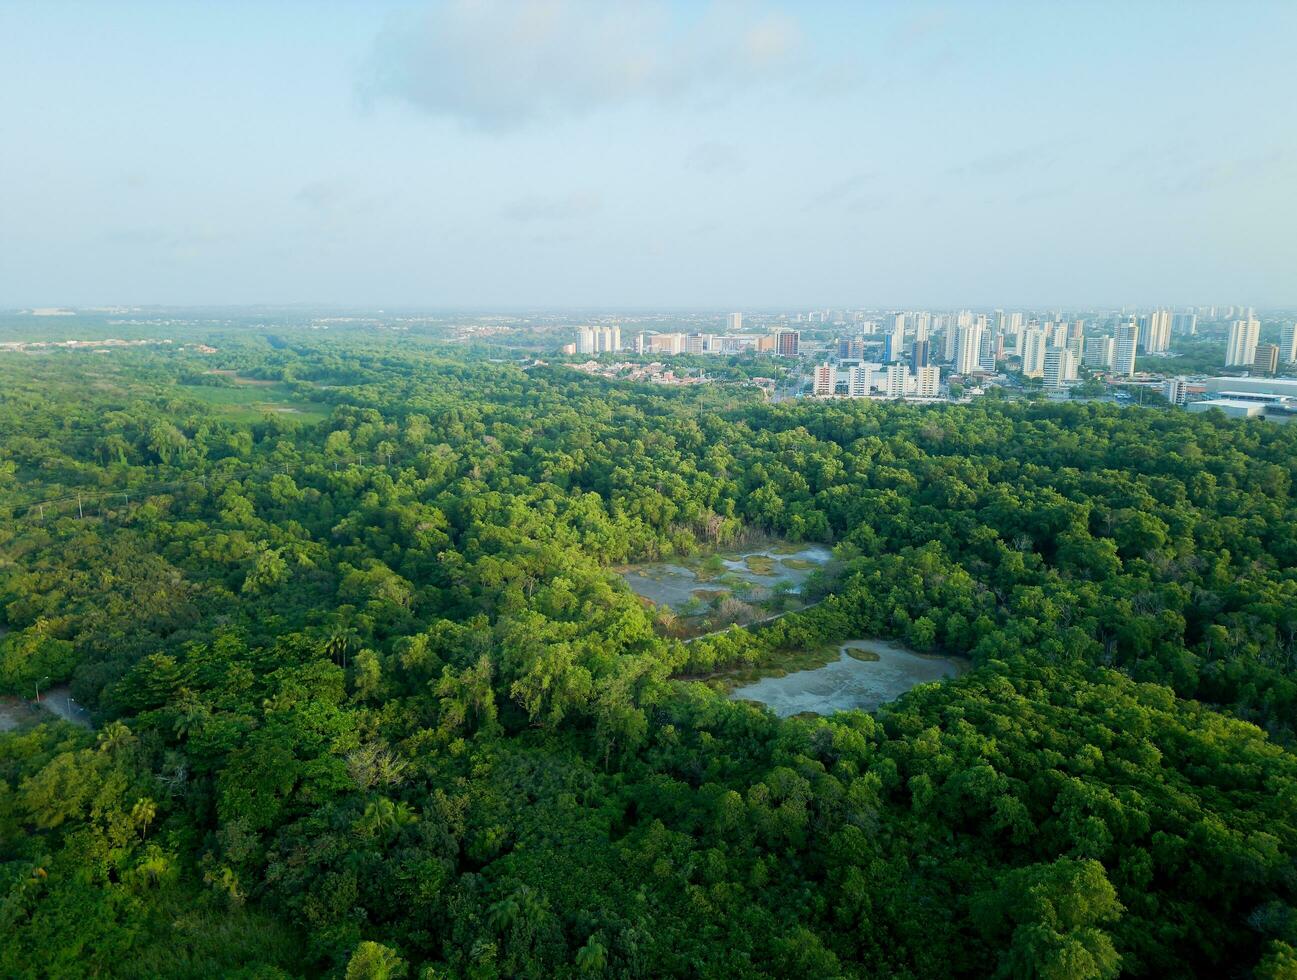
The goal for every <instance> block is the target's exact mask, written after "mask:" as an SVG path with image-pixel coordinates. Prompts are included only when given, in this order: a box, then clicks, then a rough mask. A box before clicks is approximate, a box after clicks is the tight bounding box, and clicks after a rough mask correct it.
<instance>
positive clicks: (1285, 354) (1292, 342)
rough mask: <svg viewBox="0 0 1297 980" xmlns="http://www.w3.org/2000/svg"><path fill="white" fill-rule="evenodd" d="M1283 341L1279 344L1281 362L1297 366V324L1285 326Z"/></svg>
mask: <svg viewBox="0 0 1297 980" xmlns="http://www.w3.org/2000/svg"><path fill="white" fill-rule="evenodd" d="M1282 334H1283V339H1282V340H1281V341H1280V342H1279V360H1280V361H1282V362H1283V363H1284V364H1297V323H1289V324H1285V326H1284V328H1283V331H1282Z"/></svg>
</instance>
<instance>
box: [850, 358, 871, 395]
mask: <svg viewBox="0 0 1297 980" xmlns="http://www.w3.org/2000/svg"><path fill="white" fill-rule="evenodd" d="M873 386H874V369H873V368H872V367H870V366H869V365H867V364H857V365H856V366H855V367H853V368H852V369H851V370H850V371H848V372H847V394H848V395H850V396H851V397H852V398H868V397H869V391H870V389H871V388H873Z"/></svg>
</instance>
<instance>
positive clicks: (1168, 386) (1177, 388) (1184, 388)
mask: <svg viewBox="0 0 1297 980" xmlns="http://www.w3.org/2000/svg"><path fill="white" fill-rule="evenodd" d="M1162 397H1163V398H1165V399H1166V400H1167V401H1168V402H1170V403H1171V404H1172V405H1183V404H1184V403H1185V402H1186V401H1187V400H1188V398H1189V386H1188V385H1187V384H1185V381H1184V378H1167V379H1166V380H1165V381H1163V382H1162Z"/></svg>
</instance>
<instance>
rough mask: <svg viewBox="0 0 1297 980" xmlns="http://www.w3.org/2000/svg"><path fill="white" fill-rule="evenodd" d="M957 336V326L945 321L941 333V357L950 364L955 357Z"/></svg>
mask: <svg viewBox="0 0 1297 980" xmlns="http://www.w3.org/2000/svg"><path fill="white" fill-rule="evenodd" d="M958 338H959V328H958V327H956V326H955V325H954V324H951V323H947V324H946V326H945V327H944V328H943V332H942V335H941V359H942V360H943V361H945V362H946V363H947V364H950V363H951V362H953V361H954V359H955V341H956V340H957V339H958Z"/></svg>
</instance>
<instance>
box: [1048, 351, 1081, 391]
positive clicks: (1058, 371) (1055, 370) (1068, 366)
mask: <svg viewBox="0 0 1297 980" xmlns="http://www.w3.org/2000/svg"><path fill="white" fill-rule="evenodd" d="M1043 376H1044V381H1045V387H1046V388H1053V389H1055V390H1057V389H1059V388H1062V387H1063V386H1064V385H1066V384H1067V382H1069V381H1075V380H1076V356H1075V355H1074V354H1073V353H1072V351H1071V350H1070V349H1069V348H1067V347H1051V348H1050V349H1049V350H1047V351H1045V370H1044V375H1043Z"/></svg>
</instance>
